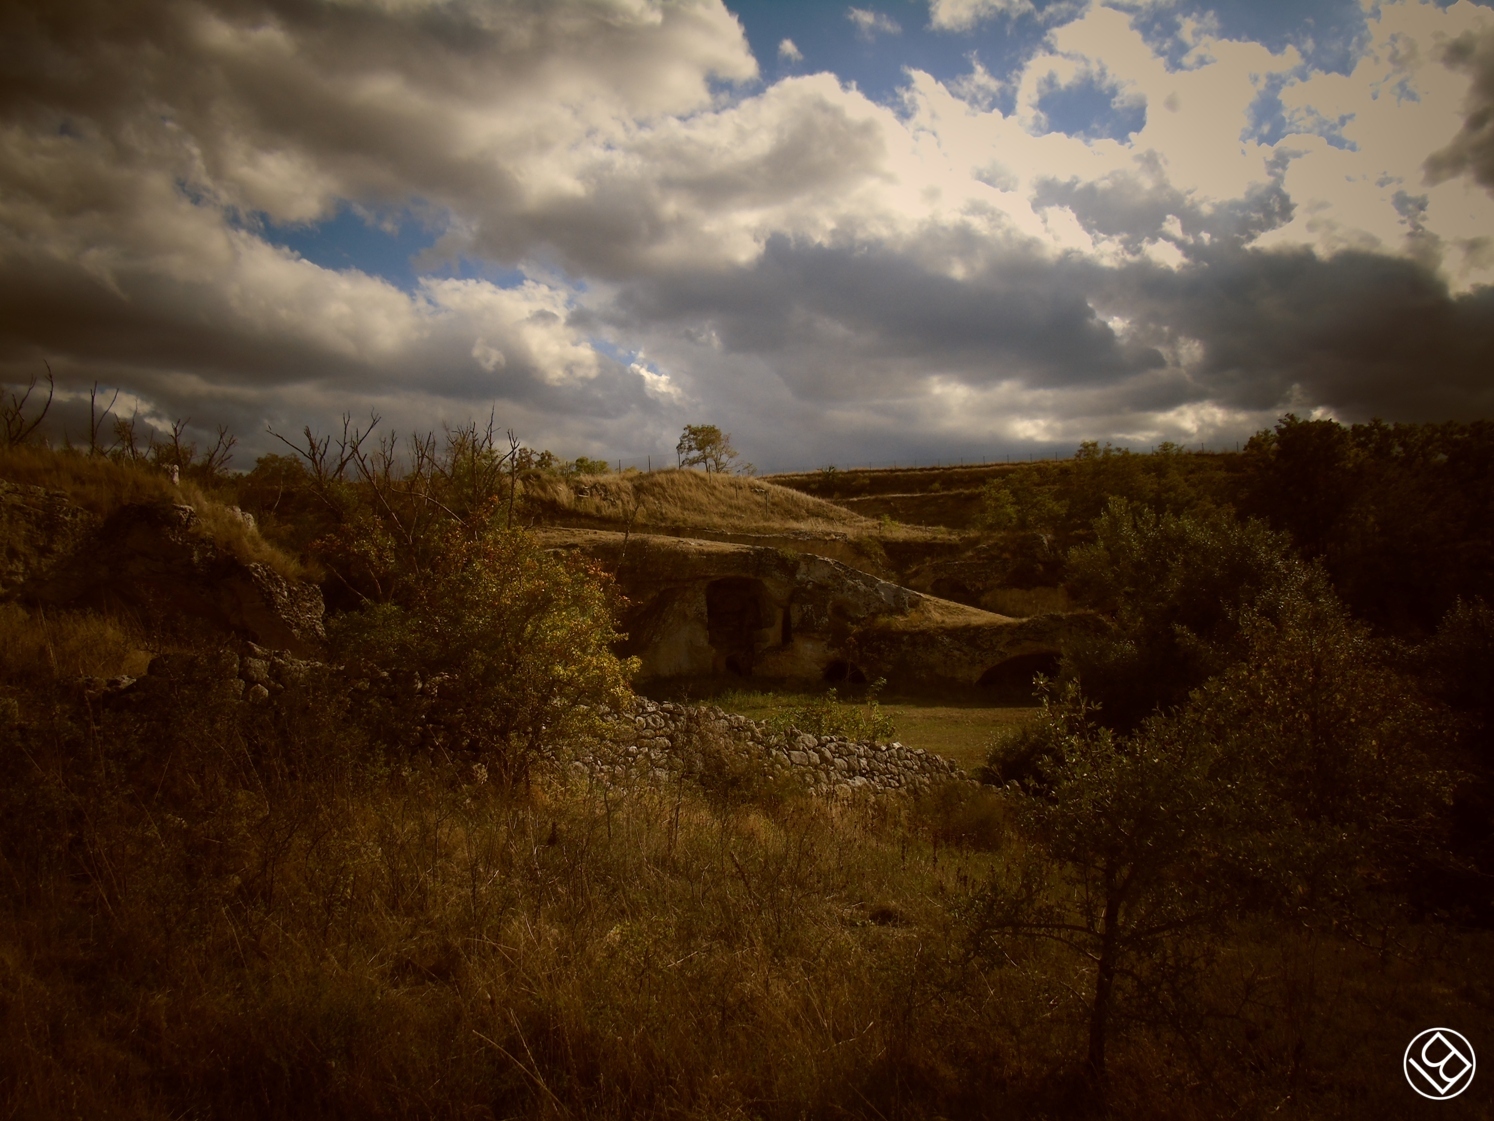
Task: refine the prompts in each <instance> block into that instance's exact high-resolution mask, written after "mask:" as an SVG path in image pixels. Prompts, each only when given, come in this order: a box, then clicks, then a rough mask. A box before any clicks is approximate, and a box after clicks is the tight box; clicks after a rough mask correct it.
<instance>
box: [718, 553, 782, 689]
mask: <svg viewBox="0 0 1494 1121" xmlns="http://www.w3.org/2000/svg"><path fill="white" fill-rule="evenodd" d="M778 614H779V613H778V609H777V606H776V605H775V604H774V603H773V600H772V597H771V596H769V595H768V589H767V587H766V586H764V584H763V582H762V581H761V580H754V579H752V578H751V577H748V576H724V577H722V578H721V579H719V580H712V581H711V582H710V583H709V584H707V585H706V637H707V640H708V641H709V642H710V644H711V648H712V649H713V650H714V651H715V652H716V661H717V668H718V670H725V671H726V672H727V673H734V674H737V675H738V676H741V677H750V676H752V666H753V662H754V661H755V660H756V658H757V653H758V651H759V650H761V649H763V647H765V646H767V645H768V644H769V643H770V642H771V641H772V631H773V630H775V629H776V626H775V624H776V623H777V622H778Z"/></svg>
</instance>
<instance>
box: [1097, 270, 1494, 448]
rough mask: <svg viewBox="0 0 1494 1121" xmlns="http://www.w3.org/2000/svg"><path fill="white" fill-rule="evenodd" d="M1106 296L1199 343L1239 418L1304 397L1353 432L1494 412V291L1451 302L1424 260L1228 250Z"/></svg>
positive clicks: (1139, 276) (1203, 371)
mask: <svg viewBox="0 0 1494 1121" xmlns="http://www.w3.org/2000/svg"><path fill="white" fill-rule="evenodd" d="M1110 298H1114V299H1115V300H1116V301H1117V302H1118V303H1120V304H1123V305H1127V306H1128V307H1129V309H1130V310H1131V311H1132V312H1133V313H1134V314H1136V315H1137V316H1138V317H1139V318H1142V319H1143V320H1144V321H1146V322H1148V323H1150V324H1151V325H1153V326H1155V327H1158V328H1161V329H1163V330H1166V331H1170V332H1177V333H1179V334H1181V335H1185V336H1188V337H1191V338H1194V339H1197V340H1199V341H1200V342H1201V343H1202V344H1203V346H1204V349H1205V357H1204V359H1203V361H1202V362H1201V363H1200V365H1199V368H1198V370H1197V371H1196V374H1195V376H1196V377H1197V378H1198V379H1199V380H1200V381H1202V382H1204V383H1205V384H1207V385H1208V387H1209V388H1210V391H1211V395H1212V396H1214V397H1216V398H1217V399H1219V400H1222V401H1226V402H1229V403H1231V404H1233V405H1236V406H1238V407H1241V408H1245V409H1271V408H1276V407H1279V406H1281V405H1283V404H1285V403H1289V402H1290V401H1291V400H1292V399H1293V397H1294V396H1296V397H1297V398H1298V399H1300V400H1302V401H1306V402H1310V403H1311V404H1313V405H1322V406H1327V407H1329V408H1332V409H1333V410H1334V411H1335V412H1337V413H1338V414H1339V415H1342V416H1345V417H1348V418H1352V419H1356V420H1362V419H1367V418H1369V417H1372V416H1381V417H1386V418H1392V419H1398V420H1445V419H1450V418H1457V419H1470V418H1473V417H1478V416H1487V415H1489V414H1490V412H1491V411H1494V376H1491V371H1494V289H1490V288H1487V287H1484V288H1477V289H1474V290H1473V291H1472V292H1469V293H1465V294H1462V295H1457V296H1454V295H1451V294H1450V293H1449V291H1448V288H1447V284H1446V283H1445V282H1444V281H1442V280H1441V279H1440V278H1439V277H1437V276H1436V275H1435V274H1434V273H1433V272H1432V271H1431V270H1430V269H1429V268H1427V267H1426V266H1425V265H1424V264H1421V263H1418V262H1416V261H1411V260H1407V259H1404V258H1398V257H1389V256H1384V255H1380V254H1373V253H1362V252H1343V253H1338V254H1336V255H1334V256H1332V257H1329V258H1327V259H1322V258H1319V257H1318V256H1316V255H1315V254H1313V253H1312V252H1311V251H1310V250H1306V249H1301V250H1291V251H1281V250H1277V251H1271V252H1263V251H1259V250H1244V251H1241V250H1236V249H1225V250H1221V251H1218V252H1214V253H1212V254H1209V255H1208V256H1207V257H1205V258H1204V259H1201V260H1199V261H1196V262H1195V263H1193V264H1190V265H1188V266H1186V267H1184V268H1183V269H1180V270H1178V271H1177V272H1173V271H1171V270H1166V269H1157V268H1136V269H1129V270H1123V271H1122V272H1121V273H1119V274H1117V275H1115V276H1114V277H1113V278H1112V279H1111V285H1110Z"/></svg>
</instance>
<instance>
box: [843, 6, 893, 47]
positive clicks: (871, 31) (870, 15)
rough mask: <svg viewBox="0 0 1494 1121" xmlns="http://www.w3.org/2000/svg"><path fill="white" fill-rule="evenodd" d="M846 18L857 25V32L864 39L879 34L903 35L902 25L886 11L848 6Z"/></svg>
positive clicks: (873, 37)
mask: <svg viewBox="0 0 1494 1121" xmlns="http://www.w3.org/2000/svg"><path fill="white" fill-rule="evenodd" d="M846 19H848V20H850V21H851V22H852V23H854V24H855V25H856V32H857V34H859V35H860V36H861V37H862V38H864V39H875V38H876V37H877V36H878V35H901V34H902V33H903V28H902V25H901V24H899V23H898V22H897V20H895V19H893V18H892V17H891V16H889V15H887V14H886V13H885V12H873V11H871V10H870V9H867V8H847V9H846Z"/></svg>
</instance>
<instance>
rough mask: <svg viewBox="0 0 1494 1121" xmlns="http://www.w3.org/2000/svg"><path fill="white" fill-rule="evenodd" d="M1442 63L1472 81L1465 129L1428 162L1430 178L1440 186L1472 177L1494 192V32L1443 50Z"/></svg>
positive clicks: (1469, 36) (1464, 36) (1466, 36)
mask: <svg viewBox="0 0 1494 1121" xmlns="http://www.w3.org/2000/svg"><path fill="white" fill-rule="evenodd" d="M1442 58H1443V61H1444V62H1445V63H1447V65H1448V66H1451V67H1453V68H1455V69H1458V70H1464V71H1466V72H1468V73H1469V74H1470V75H1472V77H1473V86H1472V88H1471V89H1470V90H1469V91H1468V102H1467V106H1466V110H1465V112H1466V116H1465V117H1464V120H1463V127H1462V128H1461V129H1460V130H1459V131H1458V135H1457V136H1456V137H1454V139H1453V142H1452V143H1451V144H1449V145H1448V146H1447V147H1445V148H1443V149H1441V150H1440V151H1437V152H1434V153H1433V154H1432V155H1431V157H1430V158H1428V160H1427V164H1426V168H1427V178H1428V179H1429V180H1431V181H1432V182H1433V183H1439V182H1441V181H1443V180H1445V179H1448V178H1451V177H1452V176H1454V175H1462V174H1464V173H1465V172H1466V173H1469V174H1471V175H1472V176H1473V178H1474V179H1476V180H1477V181H1478V182H1480V183H1482V184H1483V185H1484V186H1485V187H1490V188H1494V28H1491V29H1490V30H1489V31H1487V32H1485V33H1484V34H1483V35H1482V36H1479V35H1474V34H1473V33H1472V32H1465V33H1464V34H1462V35H1459V36H1458V37H1457V38H1456V39H1455V40H1453V41H1452V42H1451V43H1450V44H1448V46H1447V47H1446V48H1445V49H1444V51H1443V55H1442Z"/></svg>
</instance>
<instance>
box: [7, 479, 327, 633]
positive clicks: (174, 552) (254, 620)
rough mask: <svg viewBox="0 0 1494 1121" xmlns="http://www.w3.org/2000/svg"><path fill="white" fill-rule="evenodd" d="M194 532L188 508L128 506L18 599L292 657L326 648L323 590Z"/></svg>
mask: <svg viewBox="0 0 1494 1121" xmlns="http://www.w3.org/2000/svg"><path fill="white" fill-rule="evenodd" d="M196 522H197V514H196V511H194V510H193V509H192V507H190V506H181V505H167V504H164V503H163V504H159V505H130V506H122V507H120V509H118V510H116V511H115V512H114V513H113V514H112V515H110V517H109V518H108V519H106V520H105V522H104V523H103V524H102V525H101V526H99V527H98V529H97V530H96V531H95V532H94V533H93V534H91V535H89V536H87V537H86V538H85V539H84V540H82V541H81V542H80V543H79V544H78V545H77V546H76V547H75V548H74V549H72V551H71V552H70V553H69V554H68V555H67V556H66V557H65V558H63V559H60V560H58V561H56V562H55V563H54V564H52V565H51V566H50V568H49V569H47V570H46V571H45V572H43V573H42V574H40V575H39V576H35V577H33V578H31V579H28V580H27V581H26V583H25V586H24V587H23V588H22V589H21V592H20V594H21V595H23V596H24V597H25V598H27V599H29V600H32V601H34V602H39V603H45V604H52V605H56V606H80V607H94V608H112V609H119V608H123V609H126V610H130V611H136V612H139V613H140V614H141V615H143V616H144V617H146V618H147V619H148V620H150V621H151V622H152V623H154V624H156V625H161V626H164V627H166V628H168V629H180V626H181V625H183V624H187V623H191V624H195V625H197V626H199V627H206V628H209V629H212V630H228V631H230V632H232V633H234V634H237V635H240V636H242V637H245V638H249V639H252V640H254V641H255V642H258V643H261V644H262V645H264V646H268V647H274V648H276V649H283V650H289V651H291V652H293V653H299V654H307V653H311V652H313V651H315V650H316V649H317V648H319V647H320V645H321V644H322V643H323V641H325V638H326V635H325V632H324V631H323V629H322V614H323V605H322V595H321V592H320V590H318V589H317V588H316V587H314V586H312V585H309V584H302V583H299V582H293V581H290V580H287V579H286V578H285V577H283V576H281V575H280V574H279V573H277V572H275V571H274V570H272V569H270V568H268V567H267V566H265V565H263V564H257V563H252V562H251V563H246V562H244V561H242V560H240V559H239V558H238V557H235V556H233V555H232V554H231V553H229V552H228V551H227V550H225V549H223V548H222V547H220V546H219V545H218V544H217V543H216V542H214V541H213V540H212V539H211V538H208V537H206V536H203V535H201V534H198V533H194V532H193V528H194V526H195V525H196Z"/></svg>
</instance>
